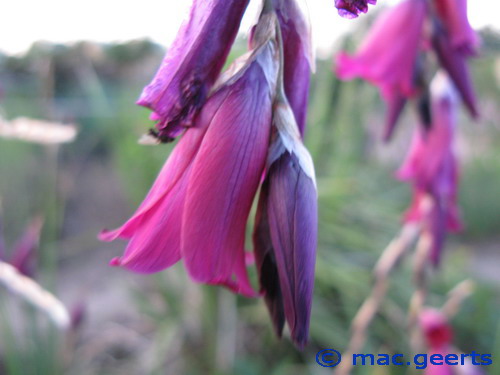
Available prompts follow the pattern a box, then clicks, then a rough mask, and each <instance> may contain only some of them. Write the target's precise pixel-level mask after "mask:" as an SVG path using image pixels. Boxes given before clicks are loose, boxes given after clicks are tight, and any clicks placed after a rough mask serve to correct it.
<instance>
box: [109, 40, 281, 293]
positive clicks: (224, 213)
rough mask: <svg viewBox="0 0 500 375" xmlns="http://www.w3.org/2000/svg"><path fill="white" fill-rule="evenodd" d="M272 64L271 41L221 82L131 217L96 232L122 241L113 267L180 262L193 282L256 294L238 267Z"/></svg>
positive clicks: (265, 132) (263, 144)
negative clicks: (122, 248) (108, 229)
mask: <svg viewBox="0 0 500 375" xmlns="http://www.w3.org/2000/svg"><path fill="white" fill-rule="evenodd" d="M277 62H278V56H277V49H276V46H275V43H274V41H272V40H270V41H267V42H266V43H264V44H263V45H261V46H260V47H258V48H257V49H256V50H254V51H253V53H252V54H250V55H248V56H246V60H244V61H243V62H242V61H239V62H237V63H236V64H235V66H237V67H239V70H237V71H236V72H235V73H234V74H233V75H232V76H224V78H223V79H224V81H222V82H220V83H219V84H218V88H217V89H216V90H215V91H214V93H213V94H212V95H211V96H210V98H209V99H208V100H207V102H206V104H205V105H204V107H203V109H202V110H201V112H200V114H199V116H198V117H197V119H196V121H195V123H194V125H193V126H192V127H191V128H190V129H189V130H188V131H186V134H185V135H184V136H183V137H182V139H181V140H180V142H179V144H178V145H177V147H176V148H175V149H174V151H173V153H172V155H171V156H170V158H169V160H168V161H167V163H166V165H165V166H164V168H163V169H162V171H161V172H160V175H159V176H158V179H157V180H156V182H155V183H154V185H153V187H152V189H151V191H150V192H149V194H148V195H147V197H146V199H145V200H144V202H143V203H142V204H141V206H140V207H139V209H138V210H137V211H136V213H135V214H134V215H133V216H132V218H131V219H129V220H128V221H127V222H126V223H125V224H124V225H123V226H122V227H121V228H119V229H117V230H115V231H111V232H106V231H105V232H103V233H101V236H100V237H101V239H103V240H106V241H110V240H113V239H115V238H117V237H120V238H125V239H128V240H129V243H128V246H127V249H126V250H125V254H124V255H123V257H121V258H117V259H115V260H113V261H112V263H113V264H114V265H120V266H123V267H126V268H128V269H131V270H133V271H137V272H145V273H149V272H157V271H160V270H162V269H165V268H167V267H169V266H171V265H172V264H174V263H176V262H177V261H178V260H180V259H181V258H182V259H183V260H184V263H185V266H186V268H187V270H188V272H189V274H190V275H191V277H192V278H193V279H194V280H195V281H198V282H202V283H207V284H220V285H225V286H227V287H228V288H230V289H232V290H233V291H235V292H237V293H241V294H244V295H246V296H255V295H256V294H255V292H254V291H253V289H252V287H251V285H250V282H249V280H248V275H247V271H246V268H245V262H244V259H245V249H244V240H245V228H246V222H247V218H248V215H249V212H250V208H251V205H252V201H253V199H254V196H255V193H256V190H257V187H258V185H259V182H260V179H261V176H262V173H263V170H264V165H265V161H266V155H267V148H268V144H269V137H270V129H271V115H272V113H271V112H272V100H273V95H274V91H275V84H276V76H277V71H278V63H277ZM231 71H232V70H231Z"/></svg>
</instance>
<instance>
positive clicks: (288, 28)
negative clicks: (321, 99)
mask: <svg viewBox="0 0 500 375" xmlns="http://www.w3.org/2000/svg"><path fill="white" fill-rule="evenodd" d="M273 3H274V10H275V11H276V15H277V16H278V21H279V24H280V28H281V35H282V38H283V49H284V51H283V53H284V84H285V94H286V97H287V99H288V102H289V103H290V106H291V107H292V110H293V113H294V114H295V119H296V121H297V124H298V127H299V130H300V134H301V135H304V130H305V126H306V115H307V101H308V98H309V83H310V78H311V71H312V70H313V69H314V58H313V52H312V46H311V31H310V26H309V24H308V22H307V20H306V18H305V16H304V14H303V12H302V10H301V9H300V8H299V6H298V4H297V1H296V0H273Z"/></svg>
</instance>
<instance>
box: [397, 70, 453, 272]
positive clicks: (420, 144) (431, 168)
mask: <svg viewBox="0 0 500 375" xmlns="http://www.w3.org/2000/svg"><path fill="white" fill-rule="evenodd" d="M431 98H432V124H431V128H430V129H429V130H424V129H422V128H419V129H417V130H416V132H415V135H414V138H413V143H412V145H411V148H410V150H409V153H408V156H407V158H406V160H405V162H404V164H403V166H402V167H401V169H400V170H399V171H398V172H397V175H398V177H399V178H400V179H402V180H409V181H411V183H412V185H413V191H414V198H413V203H412V205H411V207H410V209H409V210H408V212H407V213H406V219H405V220H406V221H412V222H420V223H421V224H422V226H423V230H424V232H426V233H428V234H429V235H430V237H431V238H432V250H431V259H432V261H433V263H434V264H438V263H439V259H440V255H441V250H442V247H443V244H444V238H445V235H446V232H447V231H458V230H460V229H461V227H462V225H461V221H460V217H459V214H458V212H459V210H458V207H457V184H458V167H457V162H456V157H455V154H454V151H453V145H454V133H455V126H456V124H455V123H456V111H457V100H456V94H455V91H454V88H453V85H452V84H451V82H450V81H449V79H448V78H447V76H446V75H445V74H444V73H438V75H437V76H436V78H435V79H434V80H433V82H432V85H431Z"/></svg>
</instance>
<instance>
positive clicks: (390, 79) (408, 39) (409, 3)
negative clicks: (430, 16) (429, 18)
mask: <svg viewBox="0 0 500 375" xmlns="http://www.w3.org/2000/svg"><path fill="white" fill-rule="evenodd" d="M427 8H428V6H427V3H426V1H425V0H406V1H404V2H402V3H400V4H398V5H397V6H395V7H393V8H391V9H389V10H387V11H386V12H384V13H382V14H381V15H380V17H379V18H378V19H377V20H376V21H375V24H374V25H373V27H372V29H371V30H370V32H369V35H368V37H367V38H366V39H365V41H364V42H363V44H362V45H361V47H360V48H359V50H358V52H357V53H356V54H355V55H354V56H352V57H351V56H348V55H347V54H345V53H341V54H339V55H338V56H337V68H336V72H337V75H338V77H339V78H340V79H344V80H348V79H353V78H356V77H360V78H363V79H365V80H367V81H369V82H371V83H373V84H374V85H376V86H378V88H379V89H380V92H381V94H382V97H383V98H384V100H385V101H386V103H387V106H388V107H389V115H388V116H387V122H386V131H385V136H384V138H385V139H388V138H389V137H390V135H391V133H392V129H393V128H394V125H395V123H396V121H397V118H398V117H399V114H400V112H401V111H402V109H403V107H404V104H405V102H406V99H407V98H409V97H411V96H413V95H415V94H416V92H417V88H416V86H415V82H414V77H415V66H416V60H417V56H418V53H419V45H420V43H421V38H422V29H423V24H424V20H425V16H426V12H427Z"/></svg>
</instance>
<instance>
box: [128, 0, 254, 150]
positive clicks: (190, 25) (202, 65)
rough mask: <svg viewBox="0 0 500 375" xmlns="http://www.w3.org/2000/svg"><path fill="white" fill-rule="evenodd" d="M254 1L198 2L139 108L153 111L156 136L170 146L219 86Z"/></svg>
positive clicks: (223, 0) (195, 3) (210, 0)
mask: <svg viewBox="0 0 500 375" xmlns="http://www.w3.org/2000/svg"><path fill="white" fill-rule="evenodd" d="M248 2H249V0H194V1H193V5H192V7H191V11H190V16H189V19H188V20H187V21H186V22H185V23H184V24H183V25H182V26H181V28H180V30H179V32H178V34H177V37H176V39H175V41H174V43H173V44H172V46H171V47H170V48H169V49H168V51H167V53H166V56H165V58H164V60H163V62H162V64H161V66H160V68H159V70H158V72H157V73H156V76H155V77H154V78H153V81H152V82H151V83H150V84H149V85H148V86H146V87H145V88H144V91H143V92H142V94H141V97H140V98H139V101H138V102H137V103H138V104H140V105H142V106H145V107H148V108H150V109H152V110H153V111H154V112H153V114H152V115H151V119H153V120H155V121H157V124H156V127H157V131H158V132H157V136H158V138H159V139H160V140H163V141H170V140H172V139H173V138H174V137H176V136H178V135H179V134H180V133H181V132H182V131H183V130H184V129H185V127H189V126H191V125H192V124H193V121H194V119H195V117H196V115H197V114H198V112H199V110H200V108H201V107H202V106H203V104H204V102H205V100H206V98H207V95H208V93H209V91H210V89H211V88H212V86H213V84H214V83H215V81H216V80H217V78H218V76H219V74H220V72H221V70H222V67H223V66H224V63H225V62H226V58H227V56H228V54H229V51H230V49H231V46H232V44H233V42H234V39H235V38H236V34H237V32H238V29H239V26H240V22H241V18H242V17H243V13H244V12H245V9H246V7H247V5H248Z"/></svg>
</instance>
